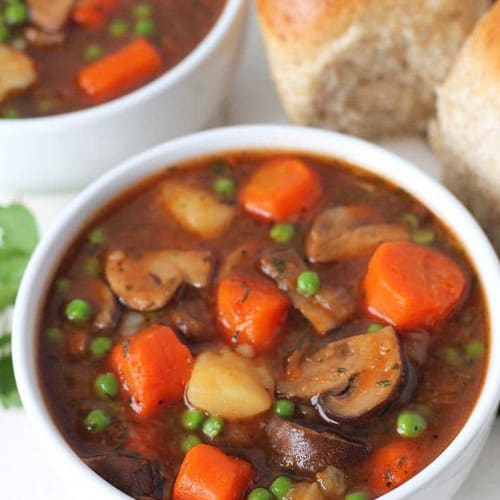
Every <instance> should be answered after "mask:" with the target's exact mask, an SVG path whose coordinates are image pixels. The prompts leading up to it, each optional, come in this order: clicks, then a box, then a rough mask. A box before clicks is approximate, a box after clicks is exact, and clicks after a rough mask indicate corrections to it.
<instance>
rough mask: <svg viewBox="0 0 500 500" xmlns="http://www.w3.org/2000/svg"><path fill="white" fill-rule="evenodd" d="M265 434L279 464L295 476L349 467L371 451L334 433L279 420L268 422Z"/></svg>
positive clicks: (276, 418) (359, 443) (362, 444)
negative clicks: (331, 466) (332, 467)
mask: <svg viewBox="0 0 500 500" xmlns="http://www.w3.org/2000/svg"><path fill="white" fill-rule="evenodd" d="M266 434H267V438H268V440H269V443H270V445H271V447H272V449H273V450H274V452H275V453H276V455H277V457H278V461H279V465H280V466H281V467H283V468H286V469H292V470H293V471H294V472H296V473H311V474H315V473H316V472H319V471H321V470H323V469H324V468H325V467H327V466H329V465H334V466H335V467H346V466H348V465H352V464H354V463H356V462H358V461H359V460H362V459H363V458H364V457H366V456H367V455H368V453H369V451H370V449H369V446H368V445H367V444H365V443H361V442H357V441H351V440H348V439H345V438H343V437H341V436H339V435H337V434H335V433H333V432H318V431H315V430H313V429H309V428H308V427H304V426H302V425H299V424H296V423H294V422H290V421H288V420H283V419H281V418H279V417H272V418H271V419H270V420H269V422H268V424H267V426H266Z"/></svg>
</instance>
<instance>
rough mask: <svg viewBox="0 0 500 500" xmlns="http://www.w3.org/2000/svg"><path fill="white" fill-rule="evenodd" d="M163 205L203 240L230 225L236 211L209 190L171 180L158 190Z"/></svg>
mask: <svg viewBox="0 0 500 500" xmlns="http://www.w3.org/2000/svg"><path fill="white" fill-rule="evenodd" d="M161 196H162V201H163V204H164V206H165V208H166V209H167V210H168V211H169V212H170V214H171V215H172V216H173V217H174V218H175V219H176V220H177V222H178V223H179V224H180V225H181V226H182V227H183V228H184V229H186V231H189V232H191V233H194V234H196V235H198V236H200V237H202V238H205V239H213V238H217V237H219V236H221V235H222V233H224V231H226V229H228V227H229V226H230V224H231V222H232V220H233V217H234V214H235V211H234V208H233V207H230V206H229V205H225V204H223V203H221V202H219V201H218V200H217V199H216V198H215V197H214V196H212V195H211V194H210V193H208V192H206V191H204V190H202V189H199V188H196V187H193V186H188V185H186V184H181V183H178V182H174V181H167V182H164V183H163V185H162V189H161Z"/></svg>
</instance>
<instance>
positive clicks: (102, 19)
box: [71, 0, 117, 28]
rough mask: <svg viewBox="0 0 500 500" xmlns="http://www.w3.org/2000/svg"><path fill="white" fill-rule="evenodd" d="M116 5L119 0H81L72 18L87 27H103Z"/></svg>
mask: <svg viewBox="0 0 500 500" xmlns="http://www.w3.org/2000/svg"><path fill="white" fill-rule="evenodd" d="M116 6H117V0H79V1H78V2H77V3H76V5H75V8H74V9H73V12H72V13H71V18H72V19H73V21H74V22H75V23H77V24H80V25H81V26H84V27H85V28H101V27H102V26H104V24H106V21H107V19H108V17H109V14H111V12H112V11H113V9H114V8H115V7H116Z"/></svg>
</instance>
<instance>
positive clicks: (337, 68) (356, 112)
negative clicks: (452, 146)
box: [257, 0, 489, 138]
mask: <svg viewBox="0 0 500 500" xmlns="http://www.w3.org/2000/svg"><path fill="white" fill-rule="evenodd" d="M488 2H489V0H257V7H258V13H259V18H260V24H261V28H262V33H263V36H264V40H265V43H266V48H267V53H268V58H269V63H270V66H271V72H272V75H273V79H274V81H275V83H276V86H277V89H278V93H279V95H280V98H281V101H282V103H283V106H284V108H285V111H286V112H287V114H288V116H289V118H290V119H291V121H293V122H295V123H298V124H302V125H314V126H320V127H326V128H332V129H336V130H339V131H342V132H347V133H351V134H355V135H359V136H362V137H366V138H380V137H384V136H391V135H396V134H404V133H414V132H424V131H425V129H426V127H427V121H428V119H429V118H430V116H431V115H432V114H433V112H434V106H435V91H434V89H435V87H436V85H437V84H438V83H441V82H442V81H443V79H444V78H445V76H446V75H447V73H448V70H449V69H450V66H451V63H452V61H453V59H454V58H455V56H456V54H457V52H458V50H459V48H460V47H461V45H462V43H463V41H464V39H465V38H466V36H467V35H468V34H469V33H470V31H471V30H472V28H473V26H474V24H475V22H476V21H477V20H478V18H479V17H480V16H481V14H482V13H483V12H484V10H485V9H486V6H487V5H488Z"/></svg>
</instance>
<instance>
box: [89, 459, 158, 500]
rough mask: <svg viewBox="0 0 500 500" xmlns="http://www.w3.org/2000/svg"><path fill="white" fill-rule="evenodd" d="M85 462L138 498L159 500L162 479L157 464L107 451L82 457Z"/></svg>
mask: <svg viewBox="0 0 500 500" xmlns="http://www.w3.org/2000/svg"><path fill="white" fill-rule="evenodd" d="M84 461H85V463H86V464H87V465H88V466H89V467H90V468H91V469H92V470H94V471H95V472H96V473H97V474H99V475H100V476H102V477H103V478H104V479H105V480H106V481H108V482H109V483H111V484H112V485H113V486H115V487H116V488H118V489H119V490H121V491H123V492H124V493H126V494H127V495H130V496H131V497H134V498H138V499H140V500H161V499H162V498H163V480H162V477H161V474H160V471H159V469H158V466H157V465H156V464H155V463H153V462H151V461H149V460H146V459H145V458H140V457H136V456H132V455H123V454H120V453H107V454H103V455H96V456H93V457H87V458H85V459H84Z"/></svg>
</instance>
